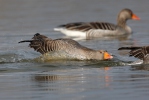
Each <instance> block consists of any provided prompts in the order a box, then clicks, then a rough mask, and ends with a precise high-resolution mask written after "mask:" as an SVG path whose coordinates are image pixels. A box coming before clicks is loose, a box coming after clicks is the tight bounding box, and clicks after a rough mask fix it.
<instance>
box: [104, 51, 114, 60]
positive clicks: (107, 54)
mask: <svg viewBox="0 0 149 100" xmlns="http://www.w3.org/2000/svg"><path fill="white" fill-rule="evenodd" d="M112 58H113V56H111V55H110V54H109V53H108V52H104V60H107V59H112Z"/></svg>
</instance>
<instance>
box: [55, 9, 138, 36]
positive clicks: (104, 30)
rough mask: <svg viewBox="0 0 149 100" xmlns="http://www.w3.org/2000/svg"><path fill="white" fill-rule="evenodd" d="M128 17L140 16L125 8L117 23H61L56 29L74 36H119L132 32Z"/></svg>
mask: <svg viewBox="0 0 149 100" xmlns="http://www.w3.org/2000/svg"><path fill="white" fill-rule="evenodd" d="M128 19H135V20H139V19H140V18H139V17H137V16H136V15H135V14H134V13H133V12H132V11H131V10H130V9H123V10H122V11H121V12H120V13H119V14H118V18H117V25H115V24H112V23H107V22H76V23H68V24H64V25H60V26H59V27H57V28H54V30H55V31H60V32H62V33H64V34H65V35H67V36H72V37H103V36H119V35H125V34H130V33H132V30H131V28H130V27H129V26H127V25H126V21H127V20H128Z"/></svg>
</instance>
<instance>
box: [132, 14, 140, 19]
mask: <svg viewBox="0 0 149 100" xmlns="http://www.w3.org/2000/svg"><path fill="white" fill-rule="evenodd" d="M131 18H132V19H134V20H140V18H139V17H138V16H137V15H135V14H133V15H132V17H131Z"/></svg>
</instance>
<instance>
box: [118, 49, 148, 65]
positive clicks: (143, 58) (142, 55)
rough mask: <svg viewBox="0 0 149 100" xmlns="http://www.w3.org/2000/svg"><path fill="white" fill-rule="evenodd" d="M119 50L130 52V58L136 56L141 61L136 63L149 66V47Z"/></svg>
mask: <svg viewBox="0 0 149 100" xmlns="http://www.w3.org/2000/svg"><path fill="white" fill-rule="evenodd" d="M118 50H130V52H129V56H134V57H136V58H139V59H140V60H139V61H137V62H136V63H139V64H149V46H143V47H121V48H119V49H118Z"/></svg>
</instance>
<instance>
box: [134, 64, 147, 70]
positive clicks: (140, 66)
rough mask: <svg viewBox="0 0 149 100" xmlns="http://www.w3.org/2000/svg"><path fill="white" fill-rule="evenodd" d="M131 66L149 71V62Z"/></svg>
mask: <svg viewBox="0 0 149 100" xmlns="http://www.w3.org/2000/svg"><path fill="white" fill-rule="evenodd" d="M131 67H132V70H145V71H149V65H148V64H141V65H133V66H131Z"/></svg>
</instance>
